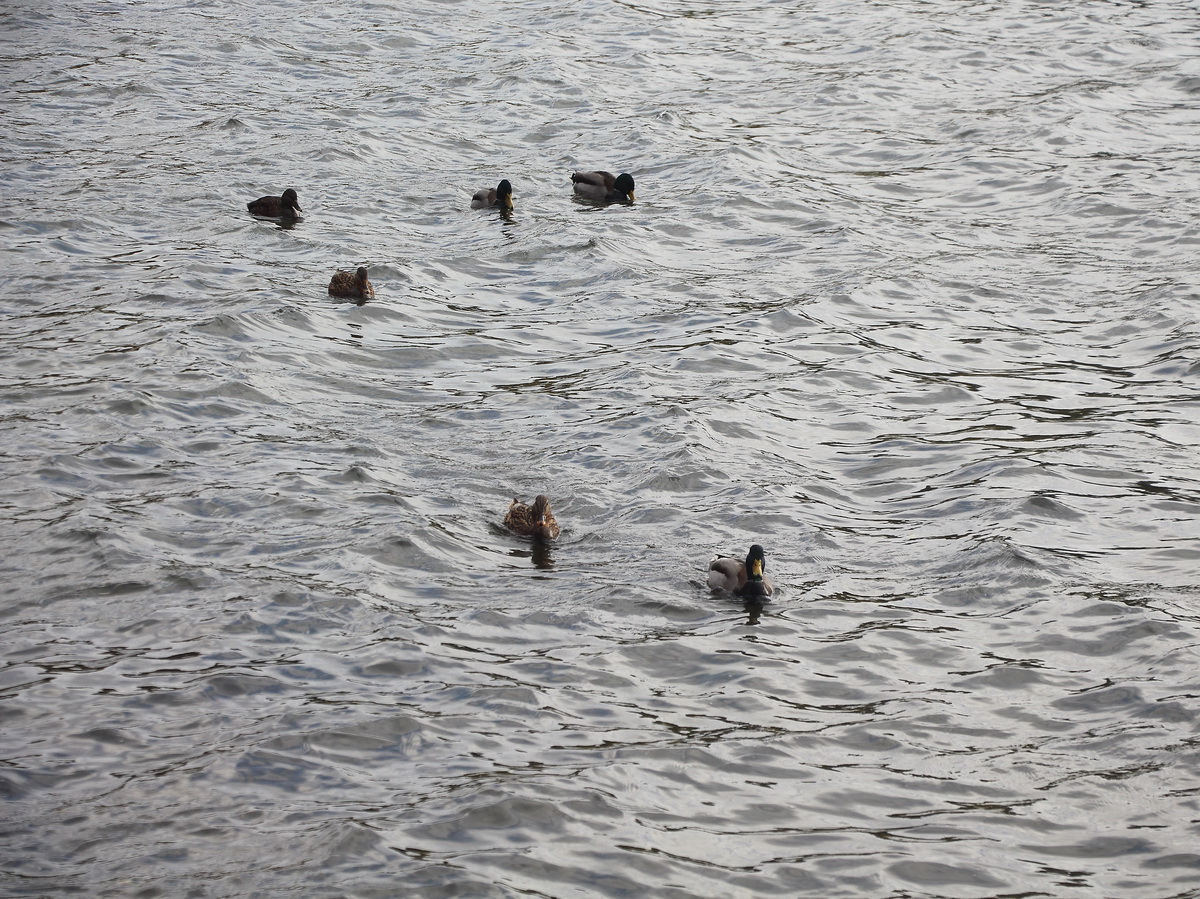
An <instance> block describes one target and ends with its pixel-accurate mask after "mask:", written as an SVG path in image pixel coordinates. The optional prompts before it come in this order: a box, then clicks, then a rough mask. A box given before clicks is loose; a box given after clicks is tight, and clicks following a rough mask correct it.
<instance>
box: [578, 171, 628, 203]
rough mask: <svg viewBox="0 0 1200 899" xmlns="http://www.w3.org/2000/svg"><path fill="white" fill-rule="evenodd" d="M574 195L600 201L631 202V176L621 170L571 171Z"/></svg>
mask: <svg viewBox="0 0 1200 899" xmlns="http://www.w3.org/2000/svg"><path fill="white" fill-rule="evenodd" d="M571 181H572V182H574V185H575V196H577V197H579V198H581V199H584V200H595V201H597V202H600V203H632V202H633V176H632V175H630V174H627V173H624V172H622V173H621V174H620V175H616V176H614V175H613V174H612V172H572V173H571Z"/></svg>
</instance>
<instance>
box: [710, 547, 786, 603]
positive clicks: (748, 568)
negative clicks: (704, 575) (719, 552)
mask: <svg viewBox="0 0 1200 899" xmlns="http://www.w3.org/2000/svg"><path fill="white" fill-rule="evenodd" d="M766 570H767V557H766V555H764V553H763V548H762V547H761V546H759V545H758V544H757V543H755V544H754V545H753V546H752V547H750V552H748V553H746V561H744V562H741V561H739V560H737V559H728V558H720V557H718V558H716V559H713V560H712V561H711V562H709V563H708V586H710V587H711V588H712V589H714V590H728V591H729V592H730V593H732V594H734V595H735V596H742V597H745V598H747V599H755V598H760V599H761V598H762V597H764V596H770V595H771V594H772V593H774V592H775V585H774V584H772V583H771V581H770V580H769V579H768V578H767V577H766V575H765V572H766Z"/></svg>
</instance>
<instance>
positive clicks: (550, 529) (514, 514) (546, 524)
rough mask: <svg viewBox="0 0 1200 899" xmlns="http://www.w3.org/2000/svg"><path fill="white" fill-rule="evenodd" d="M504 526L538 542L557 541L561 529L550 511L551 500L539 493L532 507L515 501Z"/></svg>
mask: <svg viewBox="0 0 1200 899" xmlns="http://www.w3.org/2000/svg"><path fill="white" fill-rule="evenodd" d="M504 526H505V527H506V528H508V529H509V530H510V531H514V532H515V533H518V534H521V535H523V536H525V537H533V538H535V539H537V540H557V539H558V533H559V527H558V522H557V521H555V520H554V513H553V512H551V511H550V500H548V499H546V495H545V494H544V493H539V494H538V495H537V496H536V497H535V498H534V500H533V505H532V506H527V505H525V504H524V503H523V502H521V501H520V500H517V499H514V500H513V501H512V505H510V506H509V507H508V514H507V515H505V516H504Z"/></svg>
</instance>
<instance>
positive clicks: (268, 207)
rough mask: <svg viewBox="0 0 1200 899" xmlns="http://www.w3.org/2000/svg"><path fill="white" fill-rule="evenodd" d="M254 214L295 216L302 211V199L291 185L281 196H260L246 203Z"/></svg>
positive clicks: (265, 216)
mask: <svg viewBox="0 0 1200 899" xmlns="http://www.w3.org/2000/svg"><path fill="white" fill-rule="evenodd" d="M246 208H247V209H249V210H250V211H251V212H252V213H253V214H254V215H261V216H263V217H264V218H276V219H279V218H295V217H296V213H298V212H302V211H303V210H302V209H301V208H300V201H299V200H297V199H296V192H295V191H294V190H292V189H291V188H290V187H289V188H288V189H287V190H285V191H284V192H283V196H281V197H259V198H258V199H257V200H251V201H250V202H249V203H247V204H246Z"/></svg>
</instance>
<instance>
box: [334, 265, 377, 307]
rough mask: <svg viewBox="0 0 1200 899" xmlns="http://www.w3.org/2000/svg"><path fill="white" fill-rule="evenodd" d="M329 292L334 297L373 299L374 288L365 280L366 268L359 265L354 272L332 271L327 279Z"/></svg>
mask: <svg viewBox="0 0 1200 899" xmlns="http://www.w3.org/2000/svg"><path fill="white" fill-rule="evenodd" d="M329 293H330V295H331V296H335V297H353V298H354V299H356V300H373V299H375V288H374V286H372V284H371V282H370V281H368V280H367V270H366V268H365V267H363V266H359V268H358V271H356V272H334V273H333V277H332V278H331V279H330V281H329Z"/></svg>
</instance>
